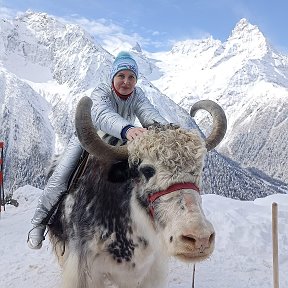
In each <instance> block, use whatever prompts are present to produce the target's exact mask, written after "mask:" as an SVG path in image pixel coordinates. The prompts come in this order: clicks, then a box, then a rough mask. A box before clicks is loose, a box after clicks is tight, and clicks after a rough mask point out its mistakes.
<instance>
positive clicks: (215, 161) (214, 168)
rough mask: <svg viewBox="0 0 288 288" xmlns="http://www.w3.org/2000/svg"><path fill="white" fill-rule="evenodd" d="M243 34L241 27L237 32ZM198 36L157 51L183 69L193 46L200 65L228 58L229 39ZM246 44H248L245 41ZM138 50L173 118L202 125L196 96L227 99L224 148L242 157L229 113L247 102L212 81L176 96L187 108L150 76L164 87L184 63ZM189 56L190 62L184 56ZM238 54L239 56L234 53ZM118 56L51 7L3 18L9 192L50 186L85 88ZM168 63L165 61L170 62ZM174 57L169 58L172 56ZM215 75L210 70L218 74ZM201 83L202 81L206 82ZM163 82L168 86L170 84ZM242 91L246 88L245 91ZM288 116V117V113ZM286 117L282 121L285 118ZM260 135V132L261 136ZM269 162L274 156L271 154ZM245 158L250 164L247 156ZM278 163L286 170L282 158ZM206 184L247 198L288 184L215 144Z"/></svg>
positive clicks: (2, 127)
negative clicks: (53, 161)
mask: <svg viewBox="0 0 288 288" xmlns="http://www.w3.org/2000/svg"><path fill="white" fill-rule="evenodd" d="M247 25H248V24H247ZM235 33H236V32H235ZM235 33H234V32H233V34H235ZM233 34H232V36H233ZM236 34H237V33H236ZM232 36H231V39H232V38H233V37H234V38H235V35H234V36H233V37H232ZM234 38H233V39H234ZM231 41H232V40H231ZM191 43H192V44H191ZM191 43H190V42H189V43H188V42H187V43H186V44H185V45H186V46H185V47H184V46H183V45H182V46H181V45H178V46H177V45H176V46H175V47H174V48H173V50H172V51H171V52H170V53H167V54H162V55H157V56H159V57H160V56H161V57H164V58H165V57H166V58H167V59H170V60H171V59H176V58H178V59H179V63H177V65H178V66H179V67H178V66H177V69H179V71H182V72H181V73H183V75H184V74H185V73H187V71H188V69H190V68H189V67H190V66H189V65H186V64H187V63H186V64H185V62H188V61H187V59H190V57H191V55H193V53H196V54H197V53H198V52H197V51H200V50H201V51H202V53H203V55H206V56H205V57H204V56H203V57H202V58H201V57H198V58H199V59H198V58H197V59H196V58H195V60H194V61H195V63H196V60H197V64H195V67H208V66H207V65H208V64H209V63H210V62H211V63H210V64H209V65H210V67H212V66H213V67H214V66H215V67H219V66H221V65H222V64H221V59H222V58H223V57H224V56H223V53H224V52H225V51H226V48H225V45H224V46H223V45H222V44H221V43H220V42H219V41H215V40H213V39H212V38H209V39H207V40H203V41H191ZM188 46H189V47H190V48H189V47H188ZM177 47H178V48H177ZM235 47H236V46H235ZM235 49H236V48H235ZM238 50H239V51H240V50H241V49H240V48H239V47H238ZM221 51H222V52H221ZM223 51H224V52H223ZM245 51H246V50H245V49H244V52H242V53H246V52H245ZM226 52H227V51H226ZM226 52H225V53H226ZM131 53H132V54H133V55H134V56H135V58H136V60H137V62H138V64H139V66H140V75H141V77H140V79H139V81H138V85H139V86H140V87H141V88H142V89H143V90H144V91H145V92H146V95H147V97H148V98H149V99H150V100H151V102H152V103H153V104H154V105H155V106H156V107H157V108H158V110H159V111H160V113H161V114H162V115H163V116H164V117H166V118H167V120H168V121H170V122H173V123H178V124H180V125H181V126H183V127H185V128H189V129H190V128H197V125H196V124H195V122H194V120H192V119H191V117H190V116H189V114H188V113H187V112H186V111H185V109H187V108H188V107H189V106H191V105H192V102H191V99H194V100H193V102H194V101H195V100H196V99H200V98H202V96H203V97H204V96H205V97H206V98H210V99H214V100H217V101H219V102H220V104H221V105H222V106H223V107H224V108H225V110H227V113H228V119H229V131H228V136H227V137H226V141H225V143H224V144H223V145H222V147H221V151H223V152H225V153H226V154H228V153H227V152H226V151H230V154H231V157H232V156H233V159H234V160H235V159H236V161H237V157H236V154H237V153H236V152H235V151H234V150H233V149H236V148H233V147H234V146H233V145H238V144H239V143H238V142H236V140H237V139H236V138H237V133H236V132H234V128H233V127H234V126H233V125H236V124H235V123H236V122H235V121H234V122H231V121H232V118H231V117H230V118H229V116H231V115H232V113H234V114H235V111H236V110H238V111H239V115H240V114H241V115H243V114H242V113H245V111H246V110H245V109H244V108H245V107H244V108H243V109H244V110H243V111H242V107H241V105H242V103H243V101H240V100H239V99H238V100H237V99H234V96H233V95H232V96H231V97H230V98H229V97H228V96H229V95H228V94H227V95H226V94H225V95H224V94H223V97H222V98H221V97H220V98H217V97H218V96H215V97H212V96H211V95H214V94H215V92H213V91H212V88H211V87H212V86H211V87H209V86H208V85H207V84H206V86H205V87H206V88H205V89H206V90H207V91H210V92H209V93H210V94H209V93H207V94H205V95H204V94H201V93H200V92H201V91H200V90H198V92H197V94H195V95H197V97H194V94H193V95H191V96H189V97H190V98H189V97H188V96H187V94H186V96H187V97H186V98H185V99H184V98H183V99H182V98H181V99H180V98H179V97H178V96H179V94H177V93H175V97H178V100H177V99H175V100H177V101H178V102H181V105H182V106H183V107H184V108H185V109H183V108H182V107H180V106H178V105H177V104H175V102H174V101H172V100H171V99H170V98H172V97H171V95H169V96H170V98H169V97H167V96H166V95H164V94H162V93H161V92H160V90H158V89H157V88H156V87H155V86H154V85H153V84H151V82H149V79H147V78H145V77H144V75H148V78H149V77H150V78H153V80H154V83H155V85H157V86H158V87H159V88H161V87H160V86H161V85H159V83H163V81H164V80H163V79H165V77H168V78H169V77H171V75H170V74H169V73H170V72H171V71H172V70H173V69H172V68H173V67H172V66H173V65H172V64H171V63H174V64H175V65H176V62H173V61H174V60H173V61H172V60H171V62H170V66H171V67H170V68H171V71H170V70H168V68H167V67H165V69H164V68H161V69H164V70H165V71H164V70H163V71H160V69H159V68H158V66H157V65H159V63H160V62H157V61H159V60H157V61H156V60H155V61H151V60H150V59H149V58H148V57H147V56H146V55H145V54H144V53H143V52H142V51H141V47H140V46H139V45H138V46H135V47H133V49H132V50H131ZM191 53H192V54H191ZM227 53H228V52H227ZM231 53H232V52H231ZM235 53H236V52H235ZM235 53H234V54H235ZM255 53H256V52H255ZM196 54H195V55H196ZM201 55H202V54H201ZM208 55H210V56H209V57H210V59H211V61H208V62H209V63H206V62H207V61H206V60H207V59H208V58H209V57H208ZM213 55H214V56H213ZM215 55H218V56H215ZM231 55H232V54H231ZM173 57H176V58H173ZM185 57H186V61H184V59H185ZM207 57H208V58H207ZM213 57H218V58H217V59H218V60H217V61H216V58H215V59H214V58H213ZM221 57H222V58H221ZM227 57H228V56H227ZM227 57H224V58H225V59H226V58H227ZM164 58H162V59H164ZM224 58H223V59H224ZM244 58H245V57H244V56H243V59H244ZM227 59H228V58H227ZM230 59H231V61H233V57H232V56H231V57H230ZM180 60H181V61H180ZM198 60H199V61H198ZM212 60H213V61H212ZM112 61H113V56H112V55H111V54H109V53H108V52H107V51H106V50H104V49H103V48H102V47H101V46H100V45H99V44H97V43H95V40H94V39H93V38H92V37H91V36H90V35H88V34H87V33H86V32H85V31H83V30H82V29H81V28H80V27H79V26H77V25H72V24H64V23H61V22H59V21H57V20H56V19H54V18H52V17H49V16H48V15H46V14H43V13H33V12H27V13H25V14H24V15H22V16H20V17H18V18H16V19H14V20H11V21H7V20H1V21H0V84H1V85H0V140H3V141H4V142H5V147H6V149H5V154H4V157H5V171H4V186H5V189H6V193H7V191H10V193H12V192H13V191H14V190H15V189H16V188H18V187H20V186H23V185H24V184H30V185H32V186H35V187H38V188H41V189H42V188H43V187H44V184H45V180H44V174H45V169H46V168H47V166H48V164H49V159H50V158H51V155H52V154H53V153H55V152H57V153H58V152H61V151H62V150H63V148H64V147H65V145H66V144H67V141H68V140H69V138H70V136H71V134H72V133H73V132H74V123H73V119H74V111H75V107H76V105H77V102H78V100H79V99H80V98H81V97H82V96H83V95H88V96H89V95H90V93H91V92H92V90H93V88H94V87H95V86H97V85H98V84H99V83H100V82H103V81H108V79H109V73H110V67H111V63H112ZM227 61H228V60H227ZM243 61H244V60H243ZM212 62H213V64H212ZM222 62H223V61H222ZM224 62H225V61H224ZM224 62H223V63H224ZM234 62H235V61H234ZM161 63H162V64H163V62H161ZM217 63H218V64H217ZM168 64H169V61H167V65H168ZM184 64H185V65H186V66H185V65H184ZM175 65H174V66H175ZM205 65H206V66H205ZM211 65H212V66H211ZM184 66H185V67H184ZM240 66H241V65H239V69H240ZM233 67H234V66H233ZM185 69H186V70H185ZM199 69H200V68H199ZM205 69H208V68H205ZM215 69H216V68H215ZM212 70H213V69H212V68H211V71H212ZM169 71H170V72H169ZM185 71H186V72H185ZM195 71H196V70H195ZM179 73H180V72H179ZM212 74H213V73H210V74H209V75H210V76H211V77H212ZM222 74H225V73H222ZM169 75H170V76H169ZM157 77H158V78H159V77H160V78H159V80H155V79H157ZM223 77H224V76H223ZM168 78H167V83H166V84H167V85H168V86H167V87H168V88H167V89H168V90H169V87H170V86H169V85H170V84H171V83H170V82H171V81H172V80H171V79H170V78H169V79H170V80H171V81H170V80H169V81H170V82H169V81H168ZM226 78H228V77H226ZM226 78H225V79H226ZM193 79H196V78H195V77H194V78H193ZM203 79H204V78H202V80H203ZM161 81H162V82H161ZM173 81H174V80H173ZM178 81H179V82H177V83H176V82H175V86H178V87H180V85H184V84H183V83H185V85H186V86H185V87H186V88H187V87H188V86H189V85H191V83H190V82H191V81H190V82H189V81H187V79H186V78H184V79H178ZM195 81H196V80H195ZM279 81H280V80H279ZM196 82H197V81H196ZM196 82H195V87H196V86H197V87H198V85H196V84H197V83H196ZM215 82H217V83H218V86H219V87H220V86H221V85H220V84H219V80H217V81H216V80H215ZM265 83H266V82H265ZM163 85H164V84H163ZM203 85H204V80H203ZM172 86H173V85H172ZM192 86H193V85H192ZM192 86H191V88H192ZM183 87H184V86H183ZM221 87H222V86H221ZM223 87H224V86H223ZM223 87H222V88H221V89H222V90H223ZM162 88H163V87H162ZM162 88H161V90H163V89H162ZM230 88H231V89H232V88H233V87H232V86H231V87H230ZM234 88H235V89H236V88H237V87H234ZM167 89H166V90H167ZM187 89H188V88H187ZM199 89H200V86H199ZM239 89H240V88H239ZM282 89H283V87H282ZM168 90H167V91H165V89H164V90H163V92H164V93H167V92H169V91H170V90H169V91H168ZM183 91H184V90H183ZM187 91H188V90H187ZM191 91H192V92H193V91H194V90H191ZM193 93H194V92H193ZM213 93H214V94H213ZM167 94H169V93H167ZM172 94H173V93H172ZM183 95H184V94H183ZM221 95H222V94H221ZM237 95H238V94H237ZM200 96H201V97H200ZM241 96H243V95H242V94H241ZM239 97H240V96H239ZM225 99H226V100H225ZM224 100H225V101H224ZM189 101H190V102H189ZM221 101H222V102H221ZM229 101H230V102H229ZM229 103H230V104H229ZM261 103H262V102H261ZM232 104H233V105H232ZM246 104H247V103H246ZM237 107H238V108H237ZM233 110H234V112H233ZM252 116H253V115H252ZM249 117H251V116H249ZM249 119H250V118H249ZM261 119H262V118H261ZM236 120H237V119H236ZM274 120H275V119H274ZM284 121H286V120H285V119H284ZM266 122H267V121H265V122H264V123H266ZM278 122H279V120H278ZM282 122H283V121H282ZM243 123H245V121H242V123H241V124H242V125H243ZM264 123H262V125H264ZM283 123H284V122H283ZM283 123H282V124H283ZM282 124H281V121H280V122H279V125H282ZM259 125H260V124H259ZM235 127H238V126H235ZM258 127H260V126H258ZM273 127H274V126H273ZM232 128H233V129H232ZM243 129H244V128H243ZM251 129H252V128H251ZM243 131H244V130H243ZM253 131H254V130H253ZM253 131H252V132H251V133H253ZM265 131H266V130H265ZM232 132H233V133H232ZM254 134H255V133H254ZM270 134H271V133H270ZM231 135H233V137H232V136H231ZM260 136H261V135H258V136H257V137H259V139H260V140H261V138H260ZM231 137H232V138H233V139H234V142H233V141H232V140H233V139H231ZM283 137H285V136H283ZM227 139H229V141H228V140H227ZM257 139H258V138H257ZM257 139H256V136H255V137H254V138H253V139H252V140H253V141H256V140H257ZM248 140H249V139H247V142H245V145H246V146H245V147H242V146H243V145H244V144H243V143H242V140H241V141H240V144H241V145H240V144H239V148H238V149H240V147H241V149H242V150H243V151H244V149H252V150H253V149H254V148H253V145H251V143H252V144H253V142H249V141H248ZM260 140H259V141H260ZM237 143H238V144H237ZM274 143H277V142H274ZM277 145H278V144H277ZM283 145H284V144H283ZM249 147H250V148H249ZM286 152H287V151H286ZM278 153H279V152H278ZM281 155H282V154H281ZM238 157H240V156H238ZM257 159H258V158H257V157H255V163H254V162H253V163H251V165H249V166H251V167H253V166H255V167H257V163H258V160H257ZM250 160H251V159H250ZM259 161H260V160H259ZM261 161H266V160H265V157H264V156H263V159H262V158H261ZM239 162H243V163H244V164H247V163H246V162H245V161H239ZM272 164H273V163H272ZM274 164H275V163H274ZM274 169H275V170H277V169H278V168H277V167H276V164H275V168H274ZM275 175H276V174H275ZM276 176H278V174H277V175H276ZM203 186H204V191H205V193H214V194H220V195H224V196H228V197H232V198H237V199H246V200H248V199H249V200H252V199H255V198H257V197H263V196H266V195H270V194H274V193H283V192H287V191H288V187H287V185H286V184H285V183H283V182H281V181H276V180H274V179H272V178H271V177H268V176H266V175H265V174H264V173H261V172H260V171H258V170H257V169H244V168H242V167H241V166H240V165H239V164H237V163H236V162H235V161H232V160H230V159H229V155H228V157H227V156H223V155H222V154H220V153H218V152H217V151H213V152H212V153H210V154H209V156H208V157H207V161H206V166H205V175H204V181H203Z"/></svg>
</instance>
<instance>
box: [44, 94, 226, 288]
mask: <svg viewBox="0 0 288 288" xmlns="http://www.w3.org/2000/svg"><path fill="white" fill-rule="evenodd" d="M91 107H92V100H91V99H90V98H89V97H83V98H82V99H81V100H80V101H79V103H78V106H77V109H76V117H75V125H76V132H77V135H78V138H79V140H80V143H81V145H82V147H83V148H84V149H85V150H86V151H87V152H88V153H89V154H88V153H87V155H89V156H88V158H87V160H86V162H85V167H83V169H82V173H81V176H80V177H79V179H78V180H77V182H76V184H75V185H73V186H71V187H72V188H71V189H70V190H69V191H68V192H69V193H67V194H66V195H65V197H64V198H63V200H62V202H61V204H60V205H59V208H58V211H57V213H56V216H55V221H54V222H53V223H51V224H50V227H49V231H50V232H49V234H50V240H51V242H52V244H53V247H54V251H55V253H56V255H57V257H58V260H59V263H60V265H61V267H62V269H63V277H62V287H63V288H104V287H119V288H124V287H125V288H136V287H139V288H161V287H166V279H167V264H168V262H169V257H170V256H172V257H176V258H178V259H180V260H183V261H187V262H197V261H202V260H205V259H207V258H208V257H209V256H210V255H211V254H212V252H213V249H214V245H215V231H214V228H213V225H212V224H211V223H210V222H209V221H208V220H207V219H206V217H205V215H204V212H203V209H202V204H201V174H202V169H203V162H204V158H205V155H206V153H207V151H209V150H211V149H213V148H214V147H216V146H217V145H218V144H219V143H220V142H221V140H222V139H223V137H224V135H225V132H226V126H227V123H226V121H227V120H226V117H225V113H224V111H223V110H222V108H221V107H220V106H219V105H218V104H216V103H215V102H213V101H210V100H202V101H199V102H197V103H196V104H195V105H194V106H193V107H192V108H191V111H190V114H191V116H194V115H195V113H196V111H198V110H199V109H204V110H206V111H208V112H209V113H210V114H211V115H212V118H213V127H212V131H211V133H210V135H209V136H208V137H207V138H206V139H205V140H203V136H201V134H199V132H198V131H197V130H195V131H194V130H191V131H189V130H185V129H183V128H180V127H179V126H176V125H172V124H169V125H160V124H159V123H155V124H154V125H152V126H150V127H149V128H148V130H147V132H145V133H143V135H142V136H140V137H138V138H136V139H135V140H133V141H128V143H127V145H122V146H112V145H109V144H107V143H106V142H104V141H103V140H102V139H101V138H100V137H99V136H98V134H97V130H96V129H95V128H94V126H93V122H92V119H91Z"/></svg>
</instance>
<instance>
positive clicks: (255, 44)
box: [225, 18, 270, 58]
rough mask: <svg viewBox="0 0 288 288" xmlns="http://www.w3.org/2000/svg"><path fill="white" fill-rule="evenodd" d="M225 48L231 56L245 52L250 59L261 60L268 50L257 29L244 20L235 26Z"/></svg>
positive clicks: (263, 38)
mask: <svg viewBox="0 0 288 288" xmlns="http://www.w3.org/2000/svg"><path fill="white" fill-rule="evenodd" d="M225 46H226V49H227V48H229V49H228V50H229V51H230V52H233V54H234V53H241V52H243V51H246V52H245V53H248V54H249V55H250V57H252V58H261V57H263V56H264V55H265V54H266V53H267V51H268V50H269V49H270V48H269V45H268V43H267V40H266V38H265V36H264V35H263V33H262V32H261V31H260V30H259V28H258V27H257V26H256V25H252V24H250V23H249V21H248V20H247V19H245V18H243V19H241V20H240V21H239V22H238V23H237V24H236V26H235V28H234V29H233V30H232V33H231V35H230V36H229V38H228V40H227V42H226V45H225Z"/></svg>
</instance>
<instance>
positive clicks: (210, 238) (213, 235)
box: [209, 233, 215, 244]
mask: <svg viewBox="0 0 288 288" xmlns="http://www.w3.org/2000/svg"><path fill="white" fill-rule="evenodd" d="M214 241H215V233H212V234H211V235H210V237H209V244H211V243H213V242H214Z"/></svg>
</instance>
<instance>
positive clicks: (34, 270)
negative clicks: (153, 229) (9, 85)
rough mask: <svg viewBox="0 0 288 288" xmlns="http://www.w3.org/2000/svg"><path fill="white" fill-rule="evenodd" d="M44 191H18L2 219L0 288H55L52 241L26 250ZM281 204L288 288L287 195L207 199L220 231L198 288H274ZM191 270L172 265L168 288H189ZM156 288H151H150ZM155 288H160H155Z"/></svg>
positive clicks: (282, 262)
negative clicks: (274, 211) (274, 223)
mask: <svg viewBox="0 0 288 288" xmlns="http://www.w3.org/2000/svg"><path fill="white" fill-rule="evenodd" d="M40 193H41V190H39V189H36V188H34V187H31V186H25V187H22V188H20V189H18V190H17V191H16V192H15V193H14V196H13V198H15V199H17V200H18V201H19V203H20V205H19V207H17V208H15V207H13V206H10V205H9V206H7V207H6V212H1V216H0V217H1V218H0V287H1V288H28V287H29V288H33V287H35V288H36V287H37V288H52V287H53V288H54V287H58V285H59V282H60V269H59V267H58V265H57V262H56V260H55V258H54V256H53V254H52V251H51V247H50V245H49V241H48V240H46V241H45V244H44V246H43V248H42V249H41V250H39V251H33V250H31V249H29V248H28V247H27V245H26V237H27V231H28V230H29V228H30V218H31V217H32V214H33V213H34V209H35V206H36V203H37V200H38V196H39V194H40ZM273 202H276V203H278V210H279V211H278V216H279V219H278V226H279V267H280V287H288V277H287V275H288V195H282V194H281V195H280V194H278V195H273V196H269V197H267V198H263V199H256V200H255V201H253V202H243V201H237V200H232V199H228V198H224V197H221V196H217V195H204V196H203V206H204V210H205V213H206V216H207V217H208V218H209V219H210V220H211V222H212V223H213V224H214V227H215V230H216V235H217V236H216V249H215V252H214V254H213V256H212V257H211V258H210V259H209V260H207V261H206V262H203V263H198V264H196V277H195V287H196V288H232V287H233V288H248V287H249V288H258V287H259V288H260V287H261V288H268V287H269V288H272V287H273V268H272V236H271V229H272V228H271V204H272V203H273ZM192 268H193V267H192V265H187V264H184V263H181V262H179V261H176V260H171V265H170V273H169V274H168V275H167V277H168V278H169V285H168V287H169V288H176V287H177V288H187V287H191V282H192V280H191V279H192ZM151 288H152V287H151ZM153 288H157V287H153Z"/></svg>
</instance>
